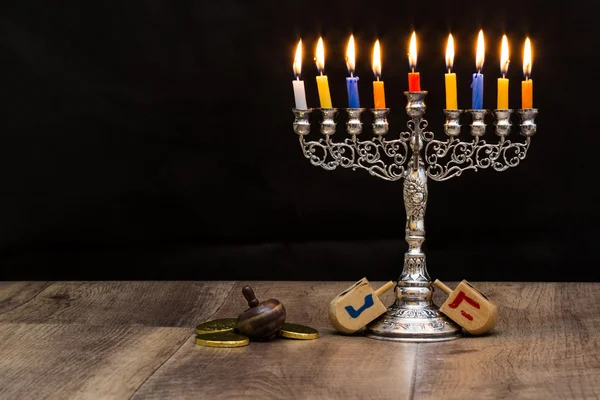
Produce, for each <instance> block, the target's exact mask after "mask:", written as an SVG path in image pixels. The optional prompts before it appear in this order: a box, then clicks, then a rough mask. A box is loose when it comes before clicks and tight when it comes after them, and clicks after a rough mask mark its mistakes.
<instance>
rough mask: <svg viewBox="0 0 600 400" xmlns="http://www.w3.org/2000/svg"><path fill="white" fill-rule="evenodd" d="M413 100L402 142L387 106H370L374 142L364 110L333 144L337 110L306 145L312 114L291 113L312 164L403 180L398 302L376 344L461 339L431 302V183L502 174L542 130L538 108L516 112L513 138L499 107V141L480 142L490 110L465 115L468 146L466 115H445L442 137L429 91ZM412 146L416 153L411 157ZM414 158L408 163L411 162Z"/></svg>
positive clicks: (372, 329)
mask: <svg viewBox="0 0 600 400" xmlns="http://www.w3.org/2000/svg"><path fill="white" fill-rule="evenodd" d="M404 94H405V95H406V98H407V105H406V113H407V114H408V116H409V117H410V120H409V121H408V122H407V124H406V125H407V127H408V131H405V132H401V133H400V137H399V138H397V139H391V140H389V139H387V138H386V136H387V134H388V131H389V124H388V121H387V115H388V113H389V109H387V108H383V109H372V110H371V112H372V113H373V138H372V139H371V140H359V139H358V136H359V135H360V134H361V133H362V130H363V123H362V122H361V114H362V113H363V112H364V111H365V109H364V108H348V109H345V112H346V113H347V117H348V118H347V122H346V131H347V133H348V135H349V137H347V138H345V139H344V141H343V142H337V143H336V142H334V141H333V140H332V136H333V134H334V133H335V132H336V127H337V123H336V116H337V113H338V109H336V108H321V109H320V112H321V121H320V131H321V133H322V134H323V137H322V138H320V139H319V140H318V141H309V140H306V135H307V134H309V133H310V126H311V125H310V121H309V117H310V114H311V112H312V111H313V110H311V109H308V110H298V109H293V112H294V115H295V120H294V131H295V132H296V133H297V134H298V136H299V138H300V146H301V147H302V151H303V153H304V156H305V157H306V158H307V159H308V160H309V161H310V162H311V164H313V165H316V166H319V167H322V168H324V169H326V170H334V169H336V168H337V167H343V168H352V169H353V170H356V169H358V168H362V169H365V170H367V171H368V172H369V173H370V174H371V175H373V176H376V177H378V178H382V179H385V180H388V181H397V180H400V179H402V178H404V190H403V194H404V206H405V208H406V231H405V235H406V236H405V237H406V241H407V242H408V251H407V252H406V253H405V255H404V266H403V269H402V273H401V274H400V277H399V278H398V283H397V284H396V288H395V296H396V300H395V302H394V304H393V305H392V306H391V307H390V308H389V309H388V310H387V312H386V313H385V314H383V315H381V316H380V317H379V318H377V319H376V320H375V321H373V322H371V323H370V324H369V325H368V326H367V330H366V335H367V336H368V337H371V338H375V339H383V340H396V341H441V340H451V339H455V338H458V337H461V336H462V330H461V328H460V326H458V325H457V324H455V323H454V322H453V321H451V320H450V319H448V318H447V317H446V316H445V315H443V314H442V313H441V312H440V311H439V310H438V308H437V307H436V306H435V304H433V301H432V295H433V290H434V289H433V287H432V283H431V278H430V277H429V273H428V272H427V266H426V263H425V253H424V252H423V250H422V249H421V245H422V244H423V242H424V241H425V209H426V208H427V178H428V177H429V178H431V179H433V180H435V181H445V180H448V179H451V178H454V177H457V176H460V175H461V174H462V173H463V171H466V170H474V171H477V170H478V169H487V168H493V169H495V170H496V171H504V170H505V169H507V168H510V167H515V166H517V165H518V164H519V163H520V161H521V160H523V159H524V158H525V156H526V155H527V150H528V149H529V144H530V142H531V137H532V136H533V135H534V134H535V132H536V130H537V126H536V124H535V117H536V115H537V112H538V111H537V109H534V108H528V109H520V110H518V114H519V117H520V133H521V135H522V136H524V137H525V140H524V142H522V143H520V142H512V141H510V140H508V139H507V137H508V135H509V134H510V131H511V126H512V124H511V115H512V112H513V110H508V109H507V110H493V114H494V116H495V123H494V127H495V132H496V135H497V136H498V137H499V139H498V141H497V143H488V142H486V141H485V140H483V139H482V137H483V136H484V135H485V133H486V122H485V117H486V115H488V110H465V111H466V113H468V114H470V115H471V124H470V132H471V135H472V136H473V138H472V140H471V141H469V142H466V141H462V140H460V139H459V136H460V133H461V124H460V117H461V115H462V114H463V110H444V115H445V117H446V123H445V124H444V132H445V134H446V136H447V139H446V140H444V141H442V140H437V139H435V138H434V134H433V133H432V132H431V131H428V130H426V129H427V121H426V120H425V119H424V118H423V116H424V114H425V96H426V95H427V92H424V91H423V92H404ZM409 148H410V153H409ZM407 161H408V162H407Z"/></svg>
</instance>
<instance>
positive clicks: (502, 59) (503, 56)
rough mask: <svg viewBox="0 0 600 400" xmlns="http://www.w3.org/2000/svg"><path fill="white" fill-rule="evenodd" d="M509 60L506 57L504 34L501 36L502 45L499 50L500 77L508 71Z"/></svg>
mask: <svg viewBox="0 0 600 400" xmlns="http://www.w3.org/2000/svg"><path fill="white" fill-rule="evenodd" d="M509 63H510V60H509V59H508V38H507V37H506V35H504V36H502V46H501V50H500V71H501V72H502V77H503V78H504V77H505V76H506V74H507V73H508V64H509Z"/></svg>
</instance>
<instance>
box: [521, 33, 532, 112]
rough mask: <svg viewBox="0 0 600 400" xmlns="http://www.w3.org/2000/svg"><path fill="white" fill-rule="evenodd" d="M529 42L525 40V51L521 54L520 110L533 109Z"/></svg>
mask: <svg viewBox="0 0 600 400" xmlns="http://www.w3.org/2000/svg"><path fill="white" fill-rule="evenodd" d="M531 62H532V57H531V42H530V41H529V38H527V39H526V40H525V51H524V52H523V74H524V75H525V80H524V81H523V82H522V83H521V96H522V97H521V108H533V80H532V79H529V77H530V76H531Z"/></svg>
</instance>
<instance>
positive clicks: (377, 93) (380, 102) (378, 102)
mask: <svg viewBox="0 0 600 400" xmlns="http://www.w3.org/2000/svg"><path fill="white" fill-rule="evenodd" d="M373 73H374V74H375V78H377V80H376V81H373V100H374V103H375V108H385V91H384V89H383V81H380V80H379V79H380V78H381V51H380V49H379V40H377V41H376V42H375V47H373Z"/></svg>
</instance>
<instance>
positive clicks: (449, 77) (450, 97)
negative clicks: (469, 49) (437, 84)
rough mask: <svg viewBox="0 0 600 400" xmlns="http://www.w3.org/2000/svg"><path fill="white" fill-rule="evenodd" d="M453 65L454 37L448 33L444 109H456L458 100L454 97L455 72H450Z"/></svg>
mask: <svg viewBox="0 0 600 400" xmlns="http://www.w3.org/2000/svg"><path fill="white" fill-rule="evenodd" d="M452 65H454V39H453V38H452V35H448V44H447V45H446V68H447V69H448V73H447V74H446V77H445V78H446V110H456V109H458V100H457V97H456V74H455V73H453V72H452Z"/></svg>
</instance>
